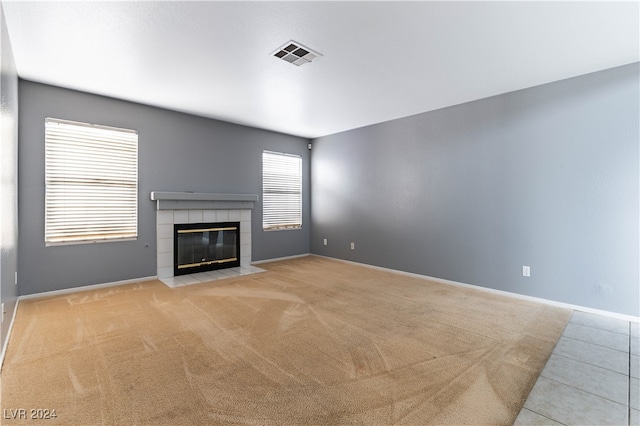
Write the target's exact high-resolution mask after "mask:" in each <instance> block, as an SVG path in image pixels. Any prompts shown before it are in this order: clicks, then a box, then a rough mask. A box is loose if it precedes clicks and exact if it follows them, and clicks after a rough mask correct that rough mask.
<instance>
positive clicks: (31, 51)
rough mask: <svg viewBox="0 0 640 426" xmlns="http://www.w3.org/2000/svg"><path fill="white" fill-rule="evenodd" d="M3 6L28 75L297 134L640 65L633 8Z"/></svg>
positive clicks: (365, 4)
mask: <svg viewBox="0 0 640 426" xmlns="http://www.w3.org/2000/svg"><path fill="white" fill-rule="evenodd" d="M2 5H3V7H4V10H5V15H6V20H7V27H8V30H9V35H10V38H11V43H12V46H13V51H14V56H15V61H16V66H17V70H18V74H19V76H20V77H22V78H24V79H28V80H33V81H38V82H43V83H48V84H53V85H57V86H62V87H67V88H71V89H77V90H82V91H86V92H90V93H96V94H100V95H107V96H112V97H116V98H120V99H125V100H130V101H135V102H140V103H143V104H148V105H154V106H159V107H164V108H169V109H173V110H177V111H183V112H187V113H192V114H197V115H201V116H205V117H212V118H217V119H222V120H226V121H231V122H235V123H241V124H246V125H250V126H255V127H260V128H265V129H270V130H275V131H279V132H284V133H289V134H294V135H299V136H304V137H318V136H324V135H328V134H333V133H337V132H340V131H344V130H349V129H353V128H357V127H361V126H365V125H369V124H373V123H378V122H382V121H387V120H391V119H395V118H399V117H404V116H408V115H412V114H417V113H421V112H425V111H430V110H434V109H439V108H443V107H447V106H451V105H455V104H460V103H463V102H467V101H471V100H475V99H480V98H485V97H488V96H493V95H497V94H500V93H506V92H510V91H513V90H518V89H522V88H526V87H532V86H536V85H539V84H544V83H548V82H551V81H556V80H560V79H564V78H568V77H573V76H577V75H581V74H586V73H589V72H594V71H599V70H602V69H606V68H611V67H615V66H619V65H623V64H628V63H632V62H636V61H638V60H639V41H638V38H639V13H640V12H639V4H638V2H637V1H632V2H623V3H614V2H610V1H604V2H562V3H556V2H267V1H265V2H178V1H174V2H100V3H96V2H73V3H71V2H10V1H3V2H2ZM291 39H293V40H295V41H298V42H300V43H302V44H303V45H306V46H308V47H310V48H312V49H314V50H316V51H318V52H320V53H321V54H322V55H323V56H322V57H320V58H318V59H316V60H315V61H314V62H313V63H310V64H306V65H303V66H301V67H296V66H294V65H292V64H289V63H287V62H285V61H282V60H279V59H276V58H274V57H272V56H270V53H271V52H273V51H274V50H275V49H276V48H278V47H279V46H281V45H282V44H283V43H285V42H287V41H289V40H291Z"/></svg>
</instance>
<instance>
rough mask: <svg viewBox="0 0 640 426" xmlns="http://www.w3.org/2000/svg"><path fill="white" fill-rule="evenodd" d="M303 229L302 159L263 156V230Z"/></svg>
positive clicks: (293, 156)
mask: <svg viewBox="0 0 640 426" xmlns="http://www.w3.org/2000/svg"><path fill="white" fill-rule="evenodd" d="M300 227H302V157H300V156H299V155H291V154H281V153H277V152H269V151H264V152H263V153H262V229H264V230H265V231H270V230H276V229H296V228H300Z"/></svg>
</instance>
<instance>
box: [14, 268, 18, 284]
mask: <svg viewBox="0 0 640 426" xmlns="http://www.w3.org/2000/svg"><path fill="white" fill-rule="evenodd" d="M14 284H15V285H18V271H16V274H15V279H14Z"/></svg>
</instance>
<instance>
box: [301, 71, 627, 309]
mask: <svg viewBox="0 0 640 426" xmlns="http://www.w3.org/2000/svg"><path fill="white" fill-rule="evenodd" d="M638 68H639V67H638V64H637V63H636V64H632V65H628V66H624V67H620V68H616V69H611V70H607V71H603V72H599V73H594V74H590V75H586V76H581V77H577V78H573V79H568V80H564V81H560V82H555V83H552V84H548V85H544V86H540V87H535V88H531V89H527V90H522V91H518V92H513V93H509V94H505V95H501V96H496V97H492V98H489V99H484V100H479V101H475V102H471V103H467V104H463V105H458V106H454V107H451V108H446V109H442V110H438V111H434V112H429V113H424V114H420V115H416V116H412V117H407V118H403V119H399V120H395V121H391V122H387V123H382V124H378V125H374V126H369V127H365V128H361V129H356V130H352V131H348V132H344V133H340V134H336V135H332V136H327V137H323V138H319V139H317V140H314V142H313V151H312V170H311V176H312V184H311V185H312V188H313V194H312V209H313V210H312V220H313V228H312V232H311V238H312V239H311V251H312V253H317V254H321V255H326V256H331V257H336V258H341V259H347V260H353V261H357V262H362V263H367V264H372V265H378V266H382V267H387V268H393V269H398V270H403V271H408V272H413V273H418V274H424V275H428V276H433V277H438V278H443V279H448V280H454V281H459V282H463V283H468V284H474V285H477V286H483V287H488V288H493V289H499V290H506V291H510V292H514V293H519V294H524V295H531V296H535V297H541V298H545V299H550V300H555V301H559V302H565V303H571V304H575V305H580V306H585V307H591V308H596V309H602V310H606V311H612V312H618V313H622V314H628V315H635V316H637V315H639V313H640V312H639V305H640V301H639V297H638V291H639V290H638V287H639V285H638V283H639V277H638V270H639V267H638V257H639V253H638V247H639V241H638V233H639V229H638V221H639V211H638V205H639V200H638V197H639V171H638V168H639V161H638V160H639V150H638V141H639V134H638V132H639V131H638V127H639V116H640V112H639V107H638V99H639V89H638V77H639V72H638ZM323 238H327V239H328V245H327V246H324V245H323V244H322V239H323ZM351 241H353V242H355V243H356V250H354V251H351V250H350V249H349V243H350V242H351ZM522 265H530V266H531V277H530V278H524V277H522V269H521V268H522Z"/></svg>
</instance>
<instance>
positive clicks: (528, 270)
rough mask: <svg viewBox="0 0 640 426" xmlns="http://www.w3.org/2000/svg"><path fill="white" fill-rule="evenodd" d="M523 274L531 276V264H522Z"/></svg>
mask: <svg viewBox="0 0 640 426" xmlns="http://www.w3.org/2000/svg"><path fill="white" fill-rule="evenodd" d="M522 276H523V277H530V276H531V267H530V266H524V265H523V266H522Z"/></svg>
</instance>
